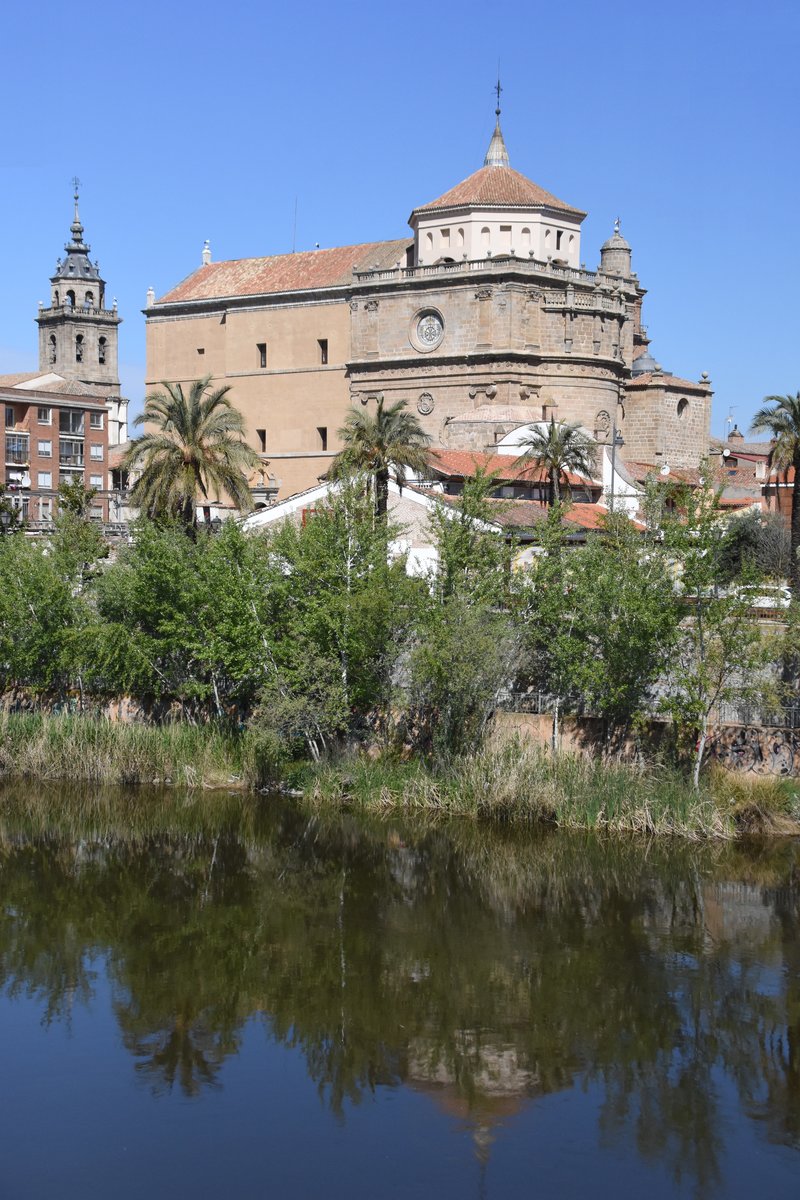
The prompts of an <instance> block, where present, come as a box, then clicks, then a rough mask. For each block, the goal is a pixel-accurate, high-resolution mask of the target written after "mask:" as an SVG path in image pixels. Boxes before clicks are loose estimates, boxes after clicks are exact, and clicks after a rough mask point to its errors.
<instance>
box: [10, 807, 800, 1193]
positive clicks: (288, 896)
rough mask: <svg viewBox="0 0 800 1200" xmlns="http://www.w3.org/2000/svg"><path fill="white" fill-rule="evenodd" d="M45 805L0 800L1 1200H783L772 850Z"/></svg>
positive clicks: (795, 1186)
mask: <svg viewBox="0 0 800 1200" xmlns="http://www.w3.org/2000/svg"><path fill="white" fill-rule="evenodd" d="M56 798H57V793H55V792H52V793H50V801H53V800H55V799H56ZM59 799H60V798H59ZM41 801H42V794H41V793H40V792H36V793H34V792H30V791H25V790H24V789H16V790H15V789H10V788H6V789H5V791H0V1196H2V1197H3V1198H4V1200H17V1198H18V1197H24V1198H25V1200H28V1198H37V1197H48V1198H49V1197H52V1196H58V1197H59V1198H71V1197H79V1196H80V1197H86V1196H102V1197H106V1196H109V1197H115V1198H117V1197H136V1198H137V1200H140V1198H141V1197H142V1196H150V1197H161V1196H164V1197H193V1198H200V1197H215V1198H216V1197H220V1196H234V1197H245V1198H248V1197H295V1196H296V1197H317V1196H320V1197H325V1198H334V1200H337V1198H339V1197H342V1198H344V1197H347V1198H348V1200H353V1198H358V1197H370V1198H371V1200H372V1198H374V1197H411V1196H413V1197H422V1198H424V1197H437V1198H449V1197H459V1200H461V1198H463V1197H473V1196H474V1197H493V1198H495V1200H499V1198H501V1197H502V1198H504V1200H505V1198H513V1197H526V1198H529V1197H530V1198H533V1197H536V1198H539V1197H572V1196H575V1197H581V1198H583V1197H585V1196H587V1195H589V1196H593V1197H606V1196H608V1197H628V1196H630V1197H642V1196H646V1197H647V1200H656V1198H658V1197H667V1196H669V1197H675V1196H681V1197H682V1196H687V1197H689V1196H691V1197H694V1196H698V1197H725V1198H726V1200H727V1198H730V1197H740V1196H741V1197H748V1200H749V1198H751V1197H753V1196H757V1197H760V1198H762V1200H771V1198H773V1197H774V1198H776V1200H777V1198H780V1197H796V1196H797V1195H800V937H799V936H798V935H799V934H800V844H798V843H797V842H791V843H781V844H780V845H777V846H773V847H771V848H768V847H764V846H753V847H750V848H747V849H743V848H741V847H716V848H708V847H686V846H672V845H652V844H651V845H645V844H644V843H634V842H630V841H625V842H613V843H607V842H602V841H598V840H596V839H594V838H589V837H572V836H567V835H564V834H554V833H549V834H544V835H543V834H538V835H535V834H531V833H528V832H524V833H515V834H512V833H510V832H508V831H503V830H486V829H478V828H476V827H475V826H473V825H470V824H467V823H460V824H430V823H428V824H417V825H412V824H406V823H404V822H398V821H396V820H393V819H392V820H389V819H386V820H383V821H380V820H372V821H361V820H356V819H354V818H352V817H345V818H338V817H333V818H332V817H319V816H316V817H315V816H313V815H310V814H309V813H308V812H304V811H301V810H299V809H297V808H293V807H290V806H288V805H286V804H283V803H278V802H275V801H261V802H259V803H255V802H254V803H252V804H251V803H250V802H242V801H241V800H240V799H238V798H235V797H231V798H224V799H223V800H219V799H217V800H214V801H213V802H209V801H208V800H202V799H201V800H199V801H197V802H192V804H191V805H189V806H188V807H187V806H186V804H184V803H182V802H180V801H179V800H178V799H177V798H176V797H175V796H170V797H167V798H163V797H157V796H155V797H146V796H144V795H142V794H141V793H138V794H137V795H136V796H135V797H134V798H131V797H130V796H116V797H108V796H102V797H93V798H91V799H89V798H86V797H84V798H82V799H81V798H73V800H72V801H71V802H70V803H69V804H67V805H66V807H65V808H64V812H63V815H62V816H61V817H60V818H59V820H58V821H57V822H55V823H53V822H52V821H48V819H47V818H46V816H44V815H43V813H44V807H43V805H42V803H41Z"/></svg>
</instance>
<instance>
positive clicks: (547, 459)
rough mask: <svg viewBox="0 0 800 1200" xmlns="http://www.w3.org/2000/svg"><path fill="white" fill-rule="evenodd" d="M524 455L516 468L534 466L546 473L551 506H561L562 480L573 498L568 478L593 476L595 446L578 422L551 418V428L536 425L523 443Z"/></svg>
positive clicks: (518, 460)
mask: <svg viewBox="0 0 800 1200" xmlns="http://www.w3.org/2000/svg"><path fill="white" fill-rule="evenodd" d="M520 450H521V451H522V453H521V454H520V456H519V458H518V459H517V460H516V462H515V464H514V465H515V466H517V465H519V466H521V465H527V464H529V463H533V464H534V465H535V466H537V467H540V468H541V469H542V470H543V471H546V472H547V474H548V476H549V478H550V500H549V503H550V505H551V506H552V505H554V504H559V503H560V502H561V481H562V479H563V481H564V483H565V484H566V488H567V495H568V496H569V494H570V485H569V475H570V474H578V475H589V476H590V475H591V473H592V469H593V450H594V443H593V442H592V440H591V438H590V437H589V436H588V435H587V434H585V433H584V432H583V431H582V430H581V428H580V425H579V424H578V422H577V421H559V422H556V419H555V417H551V418H550V421H549V423H548V424H542V425H535V426H533V428H532V429H531V432H530V433H529V434H528V436H527V437H525V438H523V440H522V441H521V442H520Z"/></svg>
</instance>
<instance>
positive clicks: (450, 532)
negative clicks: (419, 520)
mask: <svg viewBox="0 0 800 1200" xmlns="http://www.w3.org/2000/svg"><path fill="white" fill-rule="evenodd" d="M497 479H498V473H497V472H496V471H494V472H485V471H482V470H480V469H478V470H477V471H476V473H475V475H474V476H473V477H472V478H471V479H466V480H465V482H464V490H463V492H462V494H461V495H460V496H459V497H458V498H457V499H454V500H453V501H446V500H439V501H438V503H437V505H436V508H435V509H434V512H433V514H432V515H431V519H430V522H429V532H430V534H431V538H432V542H433V544H434V546H435V547H436V555H437V560H436V571H435V575H434V580H433V586H434V591H435V594H436V596H437V598H438V600H439V601H440V602H443V601H446V600H447V599H448V598H449V597H450V596H455V595H460V596H462V597H463V598H464V599H465V600H466V601H469V602H472V603H478V602H484V601H485V602H490V603H495V604H504V603H505V602H506V601H507V598H508V589H509V583H510V580H511V566H512V562H513V558H514V550H515V547H514V543H513V542H507V541H506V539H505V537H504V535H503V533H502V531H501V529H499V528H498V526H497V524H496V522H497V518H498V516H499V515H500V510H501V508H502V505H499V506H496V507H493V506H492V505H491V504H490V498H491V496H492V493H493V492H494V491H495V489H496V487H497Z"/></svg>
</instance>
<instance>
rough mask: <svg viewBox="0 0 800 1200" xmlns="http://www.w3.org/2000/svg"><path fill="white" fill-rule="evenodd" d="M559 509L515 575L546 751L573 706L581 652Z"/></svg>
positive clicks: (570, 555) (527, 666)
mask: <svg viewBox="0 0 800 1200" xmlns="http://www.w3.org/2000/svg"><path fill="white" fill-rule="evenodd" d="M563 516H564V508H563V506H562V505H561V504H557V505H555V506H554V507H552V508H550V509H549V511H548V514H547V520H546V521H545V522H544V523H543V524H542V526H541V527H540V529H539V553H538V554H537V556H536V558H535V559H534V561H533V563H532V565H531V567H530V568H529V569H528V570H527V571H525V572H522V573H520V575H519V576H518V579H517V583H518V586H519V588H520V596H519V616H520V620H521V621H522V627H523V630H524V645H525V659H524V670H525V673H526V674H527V676H528V678H529V679H530V680H531V682H532V684H533V686H534V687H535V688H537V689H538V690H539V691H541V692H545V693H547V695H548V696H549V698H550V701H551V704H552V713H553V721H552V730H551V747H552V750H553V753H556V752H557V751H558V749H559V746H560V739H561V718H562V715H563V713H564V712H565V711H566V710H568V709H570V708H571V707H573V706H574V705H575V704H576V703H577V701H578V698H579V696H578V691H577V678H578V670H579V665H580V661H581V658H582V655H583V647H582V643H581V639H580V633H579V627H578V610H577V608H576V606H575V604H574V603H573V602H572V598H571V592H572V590H573V588H574V579H573V567H574V563H575V559H574V555H575V551H574V550H571V549H568V548H567V546H566V544H565V533H564V527H563Z"/></svg>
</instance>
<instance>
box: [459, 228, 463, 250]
mask: <svg viewBox="0 0 800 1200" xmlns="http://www.w3.org/2000/svg"><path fill="white" fill-rule="evenodd" d="M458 244H459V246H463V245H464V230H463V229H459V231H458Z"/></svg>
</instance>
